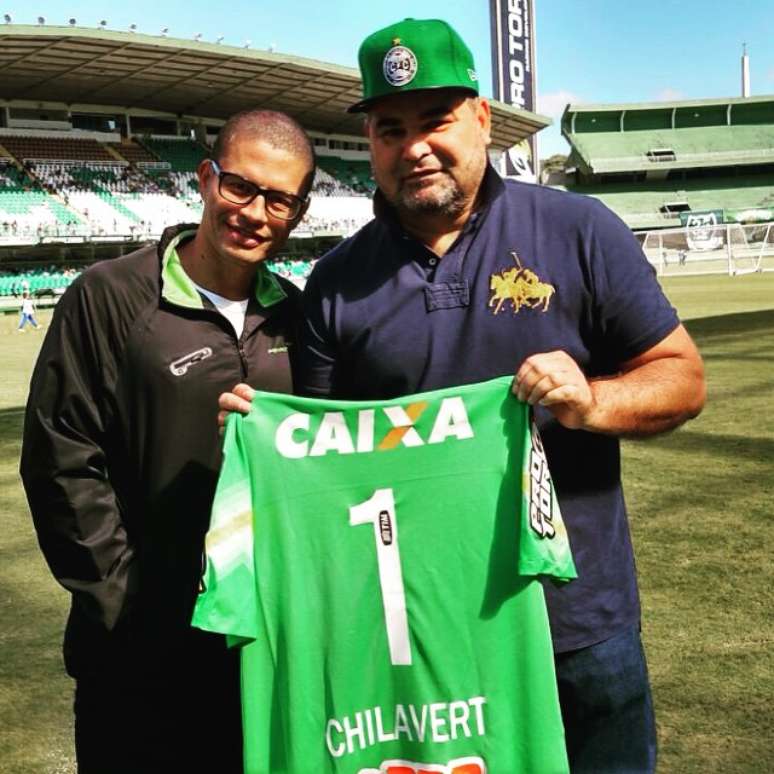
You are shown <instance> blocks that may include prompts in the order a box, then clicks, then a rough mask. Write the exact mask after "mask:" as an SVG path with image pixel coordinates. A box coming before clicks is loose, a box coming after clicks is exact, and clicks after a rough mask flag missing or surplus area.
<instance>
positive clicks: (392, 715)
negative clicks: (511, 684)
mask: <svg viewBox="0 0 774 774" xmlns="http://www.w3.org/2000/svg"><path fill="white" fill-rule="evenodd" d="M485 704H486V699H485V698H484V697H483V696H473V697H471V698H469V699H461V700H458V701H450V702H433V703H432V704H419V705H416V704H396V705H395V707H394V709H393V710H392V711H385V712H383V711H382V708H381V707H373V708H368V709H364V710H361V711H360V712H355V713H354V714H352V715H349V716H345V717H341V718H331V719H330V720H328V722H327V723H326V725H325V745H326V746H327V748H328V752H329V753H330V754H331V755H332V756H333V757H334V758H341V756H343V755H348V754H350V753H353V752H355V751H356V750H365V749H367V748H368V747H373V746H374V745H375V744H380V743H382V742H393V741H396V740H400V739H405V740H406V741H409V742H420V743H421V742H424V741H432V742H434V743H436V744H437V743H443V742H451V741H454V740H455V739H462V738H463V737H464V738H465V739H470V738H471V737H473V736H484V735H485V734H486V724H485V722H484V705H485Z"/></svg>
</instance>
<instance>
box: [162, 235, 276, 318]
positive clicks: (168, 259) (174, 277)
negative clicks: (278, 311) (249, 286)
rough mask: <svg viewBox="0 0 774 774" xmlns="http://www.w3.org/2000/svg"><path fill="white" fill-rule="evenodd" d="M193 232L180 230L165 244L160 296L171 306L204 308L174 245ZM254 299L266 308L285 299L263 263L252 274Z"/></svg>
mask: <svg viewBox="0 0 774 774" xmlns="http://www.w3.org/2000/svg"><path fill="white" fill-rule="evenodd" d="M195 234H196V229H195V228H194V229H183V230H181V231H180V232H178V233H177V234H175V236H174V237H172V239H171V240H170V241H169V242H168V243H167V244H166V245H164V248H163V254H162V257H161V296H162V298H164V299H165V300H167V301H169V302H170V303H173V304H176V305H177V306H184V307H187V308H189V309H204V302H203V301H202V297H201V295H200V294H199V291H198V290H197V289H196V287H195V286H194V284H193V282H192V281H191V278H190V277H189V276H188V275H187V274H186V272H185V269H183V264H182V263H181V262H180V256H179V255H178V252H177V246H178V245H179V244H180V243H181V242H183V241H185V240H187V239H190V238H191V237H193V236H194V235H195ZM254 293H255V298H256V300H257V301H258V303H259V304H260V305H261V306H262V307H263V308H264V309H267V308H269V307H271V306H274V305H275V304H278V303H279V302H280V301H282V300H284V299H285V298H287V294H286V293H285V291H284V290H283V289H282V287H281V286H280V284H279V282H278V280H277V278H276V277H275V276H274V275H273V274H272V273H271V272H270V271H269V270H268V269H267V268H266V266H265V265H264V264H263V263H259V264H258V270H257V272H256V275H255V289H254Z"/></svg>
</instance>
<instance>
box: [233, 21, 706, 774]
mask: <svg viewBox="0 0 774 774" xmlns="http://www.w3.org/2000/svg"><path fill="white" fill-rule="evenodd" d="M359 62H360V69H361V73H362V77H363V99H362V100H361V101H360V102H358V103H357V104H356V105H353V106H352V107H351V108H350V111H353V112H363V113H365V131H366V134H367V135H368V138H369V141H370V145H371V159H372V164H373V172H374V177H375V180H376V182H377V184H378V191H377V193H376V195H375V198H374V215H375V218H374V220H372V221H371V222H370V223H369V224H367V225H366V226H365V227H364V228H363V229H361V230H360V231H359V232H358V233H357V234H355V235H353V236H352V237H350V238H349V239H347V240H346V241H344V242H343V243H342V244H341V245H339V246H338V247H337V248H335V249H334V250H333V251H332V252H331V253H329V254H328V255H327V256H325V257H324V258H323V259H322V260H321V261H320V262H319V263H318V264H317V266H316V267H315V270H314V271H313V273H312V275H311V277H310V279H309V282H308V284H307V287H306V290H305V293H304V310H305V318H306V325H305V334H304V340H303V341H302V348H301V352H300V353H299V354H300V357H301V361H302V363H301V367H300V371H299V373H298V374H297V378H296V385H297V387H300V389H301V390H302V391H303V392H305V393H306V394H309V395H314V396H333V397H336V398H342V399H368V400H371V399H381V398H393V397H397V396H401V395H407V394H412V393H417V392H423V391H426V390H433V389H438V388H443V387H451V386H457V385H461V384H469V383H473V382H479V381H484V380H486V379H490V378H493V377H497V376H503V375H506V374H515V379H514V385H513V391H514V393H515V394H516V395H517V396H518V397H519V398H520V399H521V400H525V401H527V402H529V403H530V404H531V405H532V406H533V407H534V412H535V417H536V420H537V423H538V426H539V428H540V430H541V434H542V437H543V442H544V445H545V449H546V452H547V455H548V460H549V464H550V468H551V471H552V477H553V479H554V484H555V486H556V491H557V493H558V497H559V504H560V507H561V510H562V513H563V516H564V519H565V522H566V524H567V528H568V532H569V537H570V543H571V545H572V548H573V552H574V556H575V562H576V566H577V569H578V576H579V577H578V579H577V580H575V581H573V582H572V583H570V584H567V585H565V586H563V587H561V588H558V587H556V586H554V585H552V584H545V592H546V599H547V604H548V609H549V616H550V620H551V628H552V636H553V641H554V650H555V653H556V658H555V662H556V670H557V680H558V685H559V693H560V700H561V704H562V715H563V719H564V724H565V732H566V738H567V747H568V755H569V759H570V765H571V768H572V770H573V771H574V772H594V773H595V774H598V773H599V772H623V771H627V772H632V771H636V772H647V771H652V770H653V769H654V767H655V727H654V722H653V712H652V703H651V698H650V689H649V686H648V678H647V670H646V666H645V660H644V655H643V652H642V646H641V642H640V633H639V624H640V608H639V600H638V593H637V584H636V575H635V567H634V557H633V553H632V546H631V540H630V536H629V530H628V524H627V516H626V510H625V506H624V501H623V492H622V487H621V480H620V455H619V442H618V437H619V436H621V435H626V436H630V437H641V436H649V435H653V434H655V433H659V432H664V431H667V430H670V429H672V428H674V427H677V426H678V425H680V424H681V423H683V422H684V421H686V420H687V419H689V418H692V417H694V416H696V415H697V414H698V413H699V412H700V411H701V408H702V406H703V404H704V398H705V385H704V378H703V367H702V363H701V358H700V356H699V354H698V352H697V350H696V348H695V346H694V344H693V342H692V341H691V339H690V337H689V336H688V334H687V333H686V331H685V329H684V328H683V326H682V325H681V324H680V321H679V320H678V318H677V315H676V313H675V310H674V309H673V308H672V307H671V306H670V304H669V302H668V301H667V300H666V298H665V297H664V295H663V293H662V292H661V290H660V288H659V286H658V284H657V282H656V279H655V276H654V272H653V270H652V269H651V267H650V266H649V265H648V264H647V262H646V260H645V259H644V257H643V254H642V250H641V249H640V247H639V245H638V243H637V242H636V240H635V239H634V237H633V235H632V234H631V232H630V231H629V229H628V228H627V227H626V226H625V225H624V224H623V223H622V222H621V221H620V220H619V219H618V218H617V217H616V216H615V215H613V214H612V213H611V212H610V211H608V210H607V209H606V208H605V207H604V206H603V205H601V204H600V203H599V202H597V201H595V200H593V199H590V198H587V197H582V196H577V195H573V194H569V193H564V192H559V191H555V190H552V189H548V188H544V187H542V186H536V185H529V184H524V183H519V182H515V181H510V180H507V181H503V180H502V179H500V177H499V176H498V175H497V174H496V172H495V171H494V169H493V168H492V167H491V166H490V165H489V163H488V158H487V146H488V145H489V144H490V110H489V105H488V104H487V101H486V100H485V99H481V98H479V96H478V79H477V76H476V71H475V66H474V63H473V58H472V55H471V53H470V51H469V50H468V48H467V46H466V45H465V43H464V42H463V41H462V39H461V38H460V37H459V35H458V34H457V33H456V32H455V31H454V30H453V29H452V28H451V27H450V26H449V25H448V24H446V23H445V22H443V21H439V20H413V19H406V20H404V21H402V22H398V23H397V24H393V25H391V26H389V27H387V28H385V29H382V30H379V31H378V32H375V33H374V34H373V35H371V36H369V37H368V38H366V40H365V41H364V43H363V45H362V46H361V48H360V54H359ZM237 393H238V395H237V396H234V395H231V396H223V398H222V399H221V408H224V409H233V408H236V409H239V410H245V409H246V404H245V403H244V402H242V400H240V398H239V397H238V396H239V395H241V396H242V399H244V398H249V397H250V395H251V393H250V391H249V390H241V389H239V388H238V389H237ZM516 743H517V741H516V740H514V744H516Z"/></svg>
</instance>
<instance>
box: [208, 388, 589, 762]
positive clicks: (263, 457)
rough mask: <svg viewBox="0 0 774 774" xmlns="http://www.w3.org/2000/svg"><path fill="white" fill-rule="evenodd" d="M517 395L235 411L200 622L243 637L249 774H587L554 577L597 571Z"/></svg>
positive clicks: (267, 401) (455, 391)
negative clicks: (571, 756) (577, 759)
mask: <svg viewBox="0 0 774 774" xmlns="http://www.w3.org/2000/svg"><path fill="white" fill-rule="evenodd" d="M510 384H511V379H510V377H508V378H501V379H494V380H492V381H489V382H484V383H481V384H471V385H465V386H462V387H456V388H451V389H444V390H436V391H433V392H427V393H422V394H419V395H413V396H408V397H404V398H400V399H396V400H389V401H379V402H370V403H364V402H351V401H347V402H342V401H327V400H316V399H308V398H298V397H293V396H288V395H279V394H272V393H262V392H259V393H257V395H256V397H255V399H254V400H253V404H252V409H251V411H250V413H249V414H248V415H247V416H245V417H242V416H232V417H231V418H230V419H229V421H228V423H227V429H226V436H225V446H224V463H223V469H222V472H221V476H220V481H219V483H218V488H217V493H216V496H215V502H214V505H213V511H212V521H211V524H210V531H209V533H208V535H207V540H206V551H207V563H206V570H205V574H204V579H203V584H202V593H201V594H200V596H199V599H198V602H197V605H196V610H195V612H194V618H193V624H194V625H195V626H197V627H200V628H202V629H207V630H210V631H215V632H222V633H224V634H226V635H228V637H229V641H230V642H231V643H232V644H240V645H241V646H242V705H243V726H244V740H245V771H246V772H247V773H248V774H258V773H259V772H260V773H261V774H278V773H279V772H292V773H293V774H324V773H325V772H346V773H347V774H377V772H378V773H381V774H387V773H389V774H418V773H419V772H446V773H447V774H452V773H453V774H485V772H489V773H490V774H519V773H520V772H523V773H524V774H557V773H558V772H566V771H567V770H568V767H567V756H566V752H565V742H564V731H563V727H562V721H561V715H560V710H559V702H558V696H557V688H556V678H555V674H554V660H553V653H552V647H551V638H550V633H549V628H548V620H547V615H546V609H545V601H544V597H543V589H542V586H541V584H540V582H539V581H538V580H537V576H539V575H548V576H553V577H554V578H556V579H557V580H559V581H561V580H567V579H570V578H572V577H574V576H575V568H574V565H573V561H572V556H571V553H570V548H569V545H568V541H567V533H566V530H565V527H564V523H563V522H562V518H561V515H560V512H559V509H558V507H557V503H556V499H555V496H554V492H553V487H552V483H551V478H550V475H549V472H548V468H547V465H546V459H545V455H544V453H543V448H542V446H541V444H540V440H539V438H538V436H537V431H536V429H535V428H534V425H533V424H532V423H531V421H530V414H529V409H528V407H527V406H526V405H525V404H523V403H520V402H519V401H518V400H516V398H515V397H513V396H512V395H511V393H510ZM202 668H206V665H203V667H202ZM214 711H217V709H215V710H214Z"/></svg>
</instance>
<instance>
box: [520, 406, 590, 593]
mask: <svg viewBox="0 0 774 774" xmlns="http://www.w3.org/2000/svg"><path fill="white" fill-rule="evenodd" d="M524 408H525V411H526V410H527V409H526V406H525V407H524ZM526 428H527V429H526V432H525V433H524V436H523V444H524V449H523V455H522V485H521V524H520V534H519V560H518V561H519V574H520V575H544V576H549V577H552V578H554V579H556V580H559V581H568V580H572V579H573V578H576V577H577V573H576V571H575V563H574V561H573V558H572V551H571V549H570V541H569V538H568V536H567V529H566V527H565V524H564V520H563V519H562V513H561V511H560V509H559V503H558V502H557V499H556V492H555V490H554V483H553V481H552V479H551V473H550V471H549V469H548V460H547V459H546V453H545V450H544V449H543V443H542V442H541V440H540V434H539V432H538V429H537V425H536V424H535V420H534V418H533V417H532V412H529V420H528V424H527V425H526Z"/></svg>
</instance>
